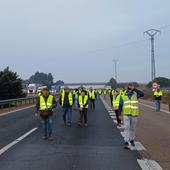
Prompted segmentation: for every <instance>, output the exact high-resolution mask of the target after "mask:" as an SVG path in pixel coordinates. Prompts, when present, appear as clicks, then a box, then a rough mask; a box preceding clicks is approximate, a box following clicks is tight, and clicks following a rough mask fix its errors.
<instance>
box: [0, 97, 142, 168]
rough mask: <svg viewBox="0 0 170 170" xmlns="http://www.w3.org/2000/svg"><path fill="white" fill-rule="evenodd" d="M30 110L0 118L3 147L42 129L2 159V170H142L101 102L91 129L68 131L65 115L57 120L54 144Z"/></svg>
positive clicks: (92, 115)
mask: <svg viewBox="0 0 170 170" xmlns="http://www.w3.org/2000/svg"><path fill="white" fill-rule="evenodd" d="M33 113H34V110H33V109H27V110H25V111H20V112H17V113H13V114H10V115H7V116H4V117H0V136H1V137H0V147H1V148H2V147H4V146H6V145H7V144H9V143H10V142H11V141H13V140H15V139H17V138H18V137H19V136H21V135H23V134H24V133H26V132H28V131H29V130H31V129H32V128H34V127H37V126H38V130H37V131H35V132H34V133H32V134H31V135H30V136H28V137H27V138H25V139H24V140H22V141H21V142H19V143H18V144H16V145H15V146H13V147H12V148H10V149H9V150H8V151H7V152H5V153H4V154H2V155H0V170H38V169H41V170H140V169H141V168H140V167H139V165H138V163H137V157H138V154H137V152H136V151H127V150H124V149H123V148H122V143H123V138H122V137H121V135H120V132H119V130H118V129H117V128H116V126H115V125H114V124H113V121H112V119H111V118H110V116H109V115H108V112H107V111H106V109H105V108H104V106H103V104H102V102H101V101H100V100H98V101H97V108H96V111H95V112H89V113H88V119H89V126H88V127H87V128H79V127H78V126H77V121H78V119H79V113H74V116H73V120H74V124H73V126H72V127H64V125H63V122H62V118H61V117H62V113H61V110H60V109H57V113H56V114H55V116H54V135H55V140H54V141H53V142H50V141H43V140H42V139H41V137H42V129H41V121H40V119H39V118H35V117H34V116H33Z"/></svg>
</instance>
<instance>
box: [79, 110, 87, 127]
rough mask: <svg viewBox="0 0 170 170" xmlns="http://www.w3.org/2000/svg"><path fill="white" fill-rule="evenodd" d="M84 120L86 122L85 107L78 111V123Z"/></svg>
mask: <svg viewBox="0 0 170 170" xmlns="http://www.w3.org/2000/svg"><path fill="white" fill-rule="evenodd" d="M83 120H84V123H85V124H86V123H87V109H83V110H82V111H80V123H81V124H82V123H83Z"/></svg>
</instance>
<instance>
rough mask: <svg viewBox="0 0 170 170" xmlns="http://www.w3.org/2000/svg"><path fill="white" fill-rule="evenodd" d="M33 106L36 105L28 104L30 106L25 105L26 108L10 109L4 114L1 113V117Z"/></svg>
mask: <svg viewBox="0 0 170 170" xmlns="http://www.w3.org/2000/svg"><path fill="white" fill-rule="evenodd" d="M32 107H35V106H34V105H31V106H28V107H24V108H22V109H17V110H13V111H10V112H6V113H2V114H0V117H1V116H5V115H8V114H11V113H15V112H18V111H22V110H26V109H30V108H32Z"/></svg>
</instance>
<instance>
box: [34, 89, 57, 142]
mask: <svg viewBox="0 0 170 170" xmlns="http://www.w3.org/2000/svg"><path fill="white" fill-rule="evenodd" d="M56 106H57V102H56V101H55V98H54V97H53V96H52V95H50V93H49V89H48V88H47V87H44V88H43V90H42V94H41V95H40V96H39V97H38V99H37V104H36V108H37V113H39V114H40V116H41V117H42V119H43V124H44V136H43V139H44V140H46V139H48V140H53V137H52V116H53V109H54V108H55V107H56ZM36 116H37V114H36Z"/></svg>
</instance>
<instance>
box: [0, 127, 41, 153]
mask: <svg viewBox="0 0 170 170" xmlns="http://www.w3.org/2000/svg"><path fill="white" fill-rule="evenodd" d="M37 129H38V128H33V129H32V130H30V131H29V132H27V133H25V134H24V135H23V136H21V137H19V138H18V139H16V140H14V141H13V142H11V143H10V144H8V145H7V146H5V147H3V148H2V149H0V155H2V154H3V153H4V152H6V151H7V150H8V149H10V148H11V147H13V146H14V145H16V144H17V143H19V142H20V141H22V140H23V139H24V138H26V137H27V136H29V135H30V134H31V133H33V132H35V131H36V130H37Z"/></svg>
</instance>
